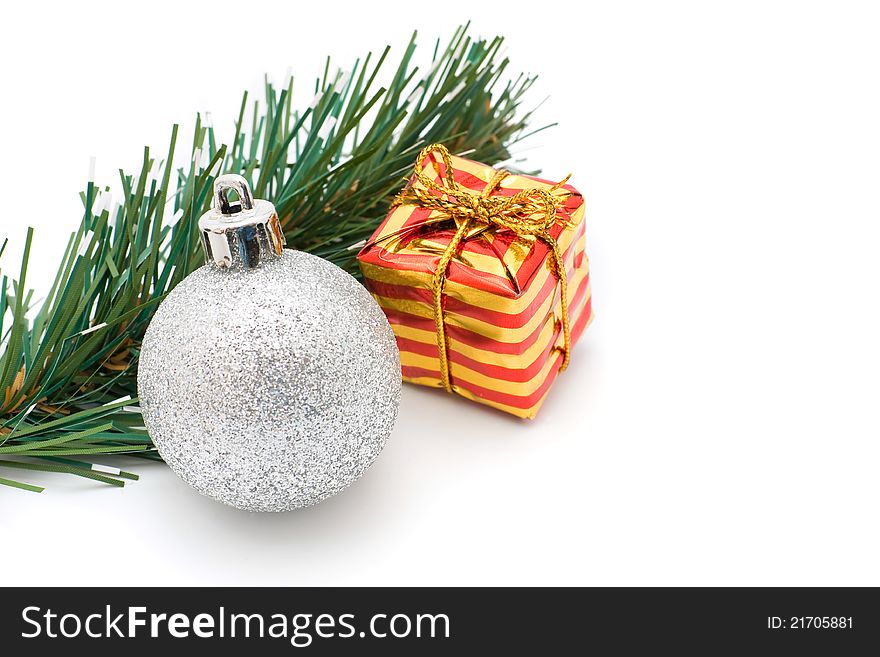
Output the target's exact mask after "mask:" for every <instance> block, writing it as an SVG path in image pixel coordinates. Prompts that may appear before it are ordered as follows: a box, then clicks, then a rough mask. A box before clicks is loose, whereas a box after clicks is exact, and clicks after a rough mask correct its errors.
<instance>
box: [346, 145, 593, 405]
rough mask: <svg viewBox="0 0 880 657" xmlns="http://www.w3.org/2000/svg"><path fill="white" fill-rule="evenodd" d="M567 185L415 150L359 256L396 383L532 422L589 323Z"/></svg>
mask: <svg viewBox="0 0 880 657" xmlns="http://www.w3.org/2000/svg"><path fill="white" fill-rule="evenodd" d="M566 180H567V179H566ZM565 183H566V181H565V180H564V181H562V182H560V183H553V182H549V181H546V180H541V179H539V178H534V177H532V176H524V175H513V174H509V173H507V172H505V171H499V170H495V169H493V168H492V167H489V166H487V165H485V164H479V163H477V162H471V161H469V160H465V159H463V158H460V157H455V156H452V155H450V154H449V152H448V151H447V150H446V149H445V148H444V147H443V146H440V145H436V144H435V145H433V146H429V147H428V148H426V149H424V150H423V151H422V152H421V153H420V154H419V157H418V159H417V161H416V167H415V172H414V173H413V175H412V177H411V179H410V181H409V184H408V185H407V187H406V188H405V189H404V190H403V191H402V192H401V193H400V194H399V195H398V196H397V198H396V199H395V202H394V203H393V205H392V209H391V211H390V212H389V214H388V216H387V217H386V219H385V221H384V222H383V223H382V225H381V226H379V228H378V229H377V230H376V232H375V233H374V234H373V236H372V237H371V238H370V239H369V240H368V242H367V244H366V246H364V247H363V249H362V250H361V252H360V253H359V254H358V260H359V262H360V267H361V271H362V272H363V275H364V280H365V284H366V286H367V288H368V289H369V290H370V292H372V294H373V296H374V297H375V298H376V301H378V303H379V305H380V306H381V307H382V309H383V310H384V311H385V314H386V315H387V317H388V321H389V322H390V323H391V327H392V328H393V329H394V333H395V335H396V336H397V343H398V346H399V347H400V359H401V365H402V370H403V379H404V380H405V381H409V382H410V383H416V384H419V385H427V386H434V387H440V388H445V389H446V390H448V391H449V392H453V393H456V394H458V395H461V396H462V397H466V398H468V399H472V400H474V401H477V402H480V403H482V404H488V405H489V406H493V407H495V408H498V409H501V410H503V411H506V412H508V413H513V414H514V415H517V416H519V417H526V418H533V417H534V416H535V414H536V413H537V412H538V409H539V408H540V406H541V404H542V403H543V401H544V399H545V397H546V396H547V393H548V391H549V389H550V386H551V385H552V383H553V381H554V379H555V378H556V375H557V373H558V372H560V371H561V370H564V369H565V367H566V366H567V364H568V359H569V355H570V353H571V347H572V345H573V344H574V343H575V342H576V341H577V339H578V338H579V337H580V335H581V334H582V333H583V332H584V330H585V329H586V327H587V325H588V324H589V323H590V320H591V319H592V308H591V303H590V278H589V272H588V260H587V256H586V254H585V252H584V248H585V234H584V221H583V218H584V202H583V197H582V196H581V195H580V194H579V193H578V192H577V190H575V189H574V188H573V187H572V186H571V185H567V184H565Z"/></svg>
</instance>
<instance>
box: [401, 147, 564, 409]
mask: <svg viewBox="0 0 880 657" xmlns="http://www.w3.org/2000/svg"><path fill="white" fill-rule="evenodd" d="M434 153H437V154H438V155H439V156H440V158H441V159H442V160H443V164H444V166H445V169H446V172H445V175H444V178H445V181H444V182H445V184H439V183H437V182H435V181H434V180H432V179H431V178H430V177H428V176H427V175H425V161H426V160H427V159H428V157H429V156H431V155H432V154H434ZM414 174H415V177H416V179H417V180H418V181H419V182H420V183H421V184H422V186H423V187H424V189H422V188H419V187H416V186H414V185H407V187H405V188H404V189H403V190H402V191H401V192H400V193H399V194H398V195H397V196H396V197H395V198H394V201H393V202H392V204H391V207H392V208H393V207H396V206H398V205H417V206H419V207H422V208H427V209H430V210H438V211H440V212H442V213H443V214H444V215H446V216H448V217H449V218H451V219H454V220H456V222H457V223H458V230H456V232H455V235H454V236H453V238H452V240H451V241H450V242H449V246H447V247H446V251H444V253H443V256H442V257H441V258H440V262H439V263H438V265H437V270H436V271H435V272H434V280H433V284H432V292H433V296H434V326H435V329H436V332H437V352H438V354H439V357H440V378H441V380H442V382H443V387H444V388H446V390H447V391H448V392H452V384H451V382H450V379H449V358H448V355H447V346H446V343H447V340H446V324H445V321H444V318H443V286H444V285H445V283H446V271H447V269H448V267H449V262H450V261H451V260H452V257H453V256H454V255H455V253H456V250H457V249H458V246H459V244H461V241H462V240H463V239H464V236H465V235H466V234H467V232H468V229H469V228H471V226H472V225H473V223H474V222H477V223H481V224H489V225H495V226H498V227H499V228H506V229H508V230H511V231H513V232H514V233H516V234H517V235H519V236H521V237H522V236H527V235H530V236H533V237H535V238H537V239H540V240H541V241H543V242H544V243H546V244H547V246H548V247H550V250H551V252H552V253H553V265H554V270H555V274H556V277H557V278H558V279H559V284H560V298H561V302H562V333H563V336H564V340H565V342H564V350H563V356H562V364H561V365H560V366H559V371H560V372H561V371H563V370H564V369H565V368H566V367H568V360H569V356H570V354H571V332H570V330H569V322H568V287H567V282H566V276H565V264H564V262H563V261H562V253H561V252H560V250H559V245H558V244H557V243H556V240H555V239H554V238H553V236H552V235H550V232H549V231H550V229H551V228H552V227H553V226H554V224H555V223H556V211H557V209H558V208H559V207H560V206H561V205H562V204H563V203H565V201H566V200H567V199H568V196H569V195H568V194H565V195H559V194H553V192H555V191H556V190H558V189H559V188H560V187H562V186H563V185H564V184H565V183H566V182H568V179H569V178H570V177H571V176H570V175H569V176H566V177H565V179H563V180H562V181H561V182H558V183H556V184H555V185H553V187H551V188H550V189H549V190H545V189H524V190H522V191H520V192H517V193H516V194H515V195H513V196H492V194H493V193H494V192H495V190H496V189H497V188H498V186H499V185H500V184H501V181H502V180H504V178H506V177H507V176H508V172H507V171H504V170H498V171H496V172H495V174H494V175H493V176H492V179H491V180H490V181H489V182H488V183H487V184H486V187H485V188H484V189H483V191H482V192H481V193H480V194H479V195H477V194H474V193H472V192H471V191H469V190H467V189H465V188H463V187H461V185H459V184H458V182H456V180H455V172H454V170H453V168H452V158H451V156H450V154H449V151H448V150H447V149H446V147H445V146H443V145H442V144H431V145H430V146H427V147H426V148H423V149H422V151H421V152H420V153H419V156H418V158H416V163H415V168H414ZM432 192H439V193H440V195H439V196H438V195H436V194H433V193H432Z"/></svg>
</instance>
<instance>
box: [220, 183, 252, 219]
mask: <svg viewBox="0 0 880 657" xmlns="http://www.w3.org/2000/svg"><path fill="white" fill-rule="evenodd" d="M230 191H233V192H235V193H236V194H238V202H236V203H233V202H231V201H230V200H229V192H230ZM214 207H215V208H217V209H218V210H219V211H220V214H222V215H223V216H229V215H235V214H239V213H240V212H243V211H248V210H253V209H254V195H253V193H251V187H250V185H248V181H247V180H245V179H244V177H243V176H239V175H238V174H234V173H227V174H226V175H223V176H220V177H219V178H217V180H216V182H215V183H214Z"/></svg>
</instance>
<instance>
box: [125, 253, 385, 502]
mask: <svg viewBox="0 0 880 657" xmlns="http://www.w3.org/2000/svg"><path fill="white" fill-rule="evenodd" d="M400 386H401V377H400V355H399V353H398V350H397V344H396V342H395V339H394V334H393V333H392V331H391V327H390V326H389V325H388V322H387V320H386V319H385V315H384V314H383V313H382V310H381V309H380V308H379V306H378V305H377V304H376V302H375V301H374V300H373V298H372V297H371V296H370V294H369V293H368V292H367V291H366V290H365V289H364V288H363V286H361V285H360V284H359V283H358V282H357V281H356V280H355V279H354V278H352V277H351V276H349V275H348V274H347V273H346V272H344V271H343V270H342V269H340V268H339V267H337V266H336V265H333V264H331V263H329V262H327V261H326V260H323V259H321V258H318V257H315V256H312V255H310V254H307V253H303V252H300V251H289V250H285V251H284V252H283V255H282V256H281V257H280V258H278V259H276V260H273V261H270V262H266V263H263V264H261V265H260V266H259V267H258V268H256V269H253V270H242V269H239V270H221V269H219V268H217V267H215V266H214V265H205V266H204V267H202V268H201V269H198V270H197V271H195V272H193V273H192V274H190V275H189V276H188V277H187V278H185V279H184V280H183V281H182V282H181V283H180V284H179V285H178V286H177V287H176V288H175V289H174V290H172V292H171V293H170V294H169V295H168V297H166V299H165V300H164V301H163V302H162V303H161V305H160V306H159V308H158V309H157V310H156V313H155V315H154V316H153V319H152V321H151V322H150V325H149V327H148V329H147V332H146V335H145V336H144V341H143V345H142V349H141V354H140V363H139V369H138V392H139V396H140V403H141V408H142V410H143V414H144V423H145V425H146V427H147V430H148V431H149V433H150V436H151V437H152V439H153V441H154V442H155V444H156V447H158V449H159V453H160V454H161V455H162V458H164V459H165V461H166V462H167V463H168V465H169V466H170V467H171V468H172V469H173V470H174V472H176V473H177V475H178V476H179V477H180V478H181V479H183V480H184V481H185V482H187V483H188V484H189V485H190V486H192V487H193V488H194V489H196V490H197V491H199V492H200V493H203V494H204V495H207V496H209V497H212V498H214V499H216V500H219V501H221V502H224V503H226V504H230V505H232V506H235V507H238V508H241V509H247V510H250V511H287V510H290V509H295V508H299V507H304V506H308V505H311V504H314V503H316V502H320V501H321V500H323V499H325V498H327V497H329V496H330V495H333V494H334V493H337V492H339V491H340V490H342V489H343V488H345V487H346V486H348V485H349V484H351V483H352V482H353V481H354V480H355V479H357V478H358V477H360V476H361V474H363V472H364V471H365V470H366V469H367V467H369V465H370V464H371V463H372V462H373V460H374V459H375V458H376V457H377V456H378V455H379V452H380V451H382V448H383V447H384V445H385V441H386V439H387V438H388V436H389V434H390V433H391V430H392V428H393V426H394V422H395V420H396V418H397V409H398V406H399V403H400Z"/></svg>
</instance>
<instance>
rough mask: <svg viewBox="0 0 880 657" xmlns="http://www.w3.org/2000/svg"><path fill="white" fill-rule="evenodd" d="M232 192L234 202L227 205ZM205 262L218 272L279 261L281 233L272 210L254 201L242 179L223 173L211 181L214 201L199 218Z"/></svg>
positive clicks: (283, 242) (245, 181) (279, 225)
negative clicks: (236, 199)
mask: <svg viewBox="0 0 880 657" xmlns="http://www.w3.org/2000/svg"><path fill="white" fill-rule="evenodd" d="M230 192H235V193H236V195H237V196H238V201H231V200H230V198H229V195H230ZM199 230H200V231H201V234H202V247H204V249H205V261H206V262H207V263H208V264H213V265H215V266H217V267H220V268H221V269H226V268H229V267H237V268H243V269H254V268H256V267H259V266H260V264H262V263H264V262H267V261H270V260H274V259H276V258H279V257H281V252H282V250H283V248H284V245H285V243H286V242H285V239H284V233H283V231H282V230H281V222H280V221H279V220H278V213H277V212H275V206H274V205H272V203H270V202H269V201H264V200H262V199H254V195H253V193H252V192H251V188H250V185H248V182H247V180H245V179H244V178H243V177H242V176H239V175H237V174H233V173H227V174H224V175H222V176H219V177H218V178H217V180H215V181H214V201H213V204H212V207H211V209H210V210H208V211H207V212H206V213H205V214H203V215H202V216H201V218H199Z"/></svg>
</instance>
